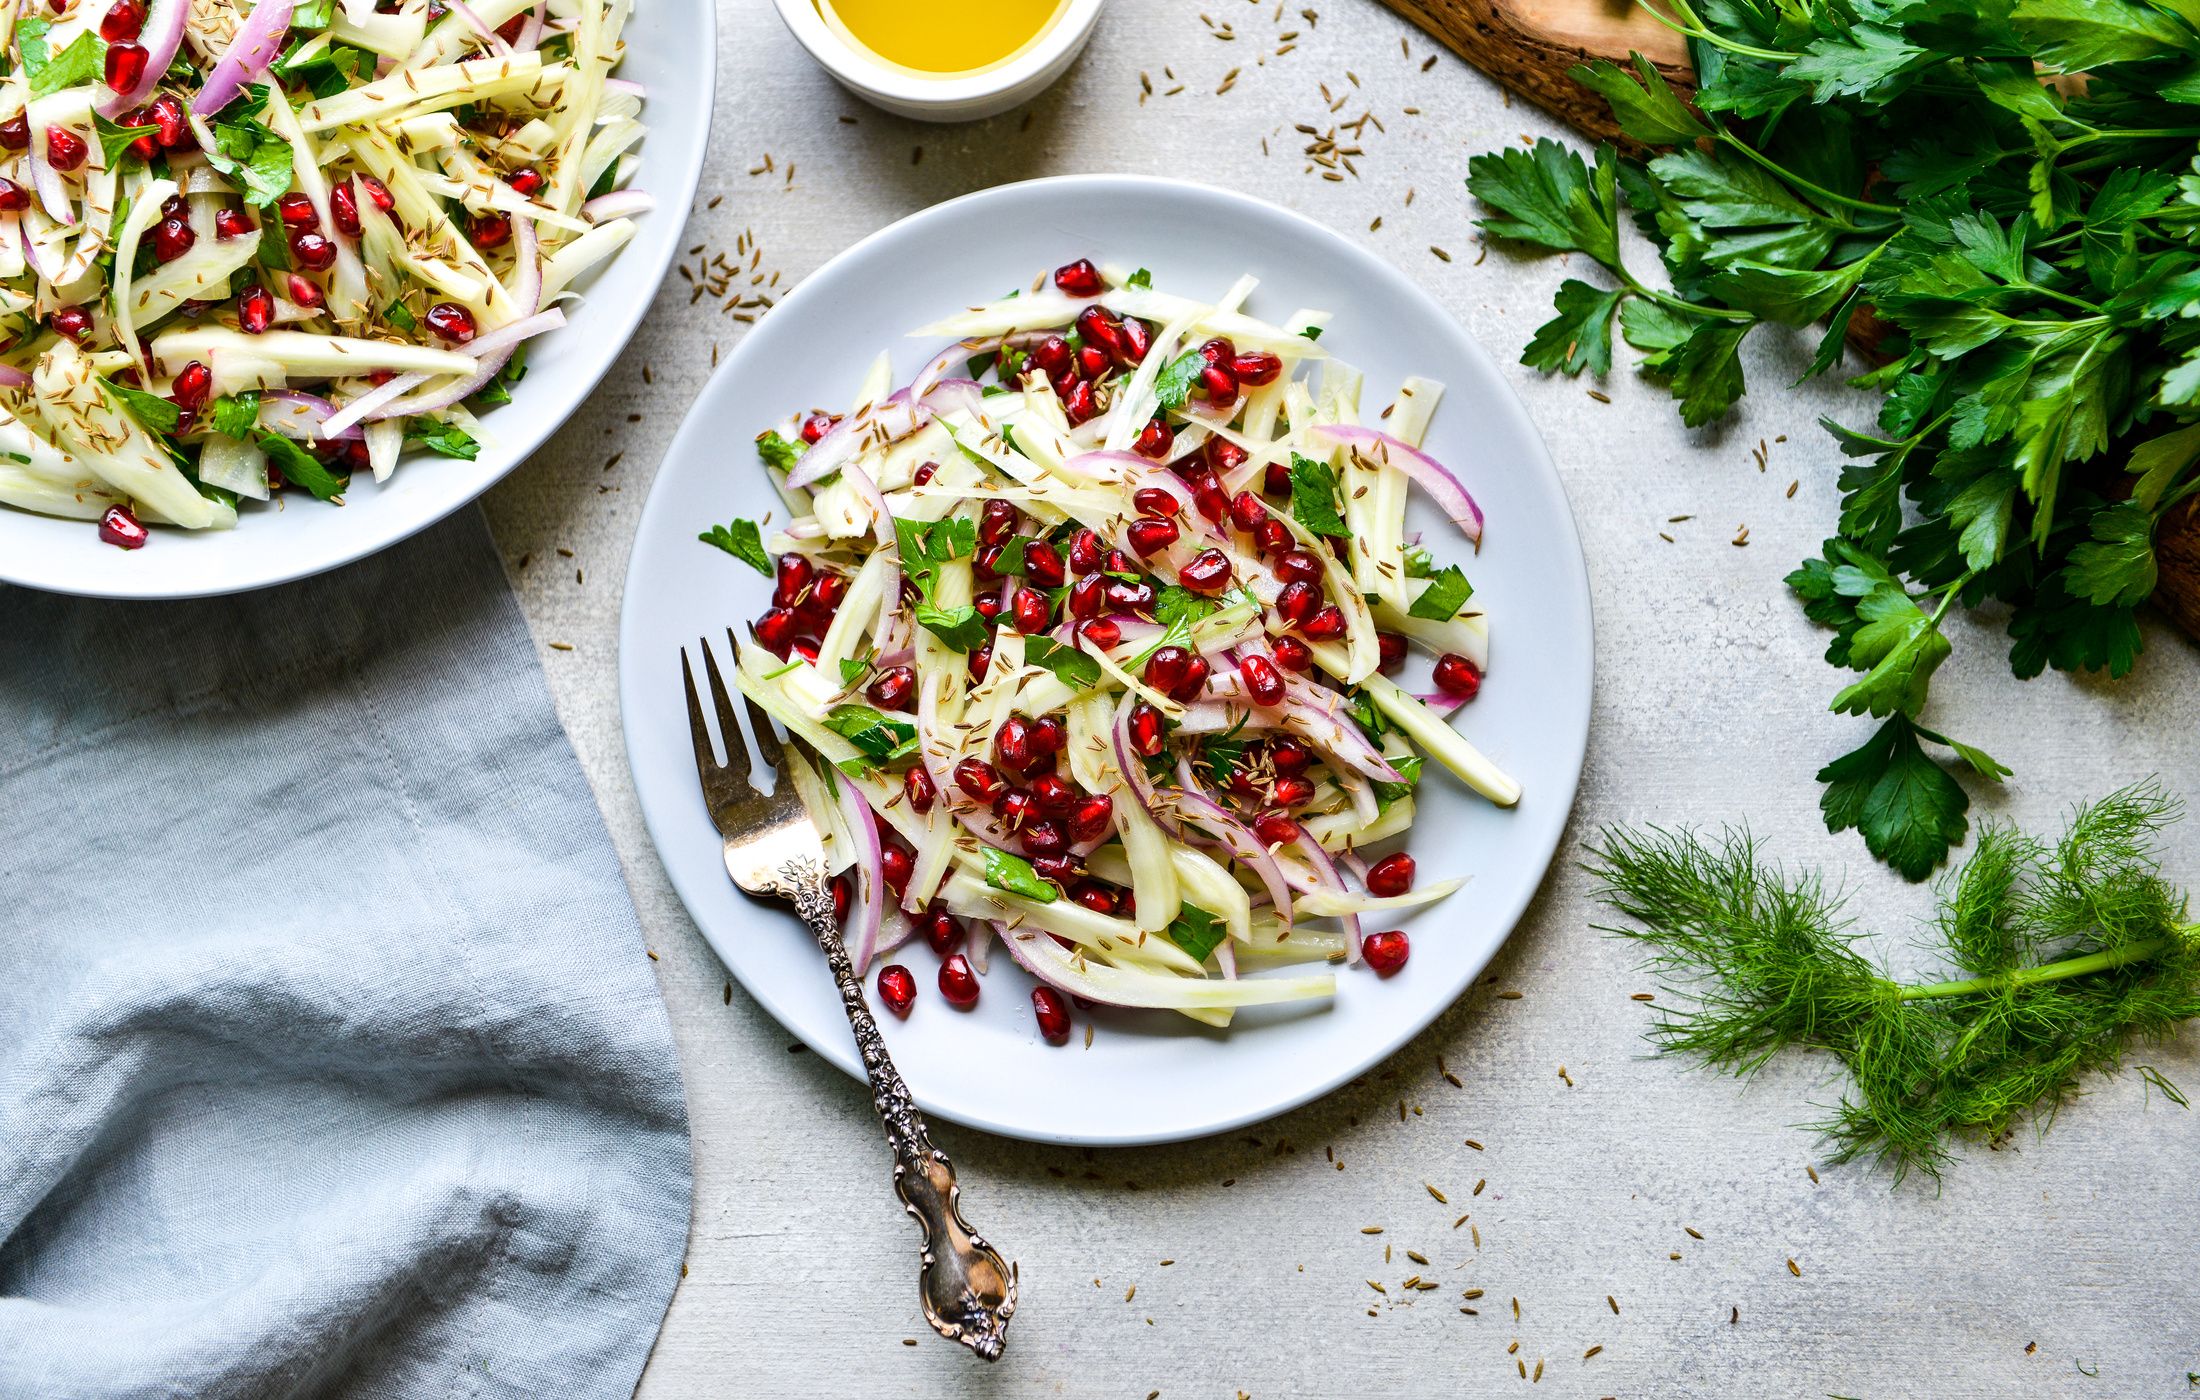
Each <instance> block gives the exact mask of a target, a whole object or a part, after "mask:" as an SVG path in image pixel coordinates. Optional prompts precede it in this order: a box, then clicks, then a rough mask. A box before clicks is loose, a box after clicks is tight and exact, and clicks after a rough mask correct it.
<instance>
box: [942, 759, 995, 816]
mask: <svg viewBox="0 0 2200 1400" xmlns="http://www.w3.org/2000/svg"><path fill="white" fill-rule="evenodd" d="M955 786H956V787H959V788H961V789H962V790H963V791H964V792H965V793H967V794H968V795H969V796H970V799H971V800H972V801H974V802H982V803H984V804H985V805H986V806H988V807H990V806H992V805H993V800H994V799H995V798H997V797H999V796H1000V795H1001V794H1002V793H1004V792H1006V791H1008V784H1007V783H1004V782H1002V781H1001V774H1000V770H998V769H996V768H995V767H994V766H993V765H992V764H990V763H988V762H986V761H985V760H984V759H982V758H966V759H964V760H963V761H962V762H960V763H958V764H956V765H955Z"/></svg>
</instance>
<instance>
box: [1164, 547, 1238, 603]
mask: <svg viewBox="0 0 2200 1400" xmlns="http://www.w3.org/2000/svg"><path fill="white" fill-rule="evenodd" d="M1176 581H1177V582H1178V583H1180V584H1182V585H1183V586H1184V587H1185V588H1188V589H1190V590H1191V591H1192V592H1194V593H1201V594H1208V595H1212V594H1216V593H1220V592H1221V591H1222V590H1223V589H1225V588H1228V587H1229V586H1230V556H1229V555H1227V554H1224V553H1223V552H1222V551H1221V550H1219V549H1203V550H1201V551H1200V552H1199V554H1198V555H1197V556H1196V557H1195V558H1194V559H1193V560H1192V562H1191V563H1189V564H1186V565H1185V566H1184V567H1183V568H1181V569H1179V570H1177V571H1176Z"/></svg>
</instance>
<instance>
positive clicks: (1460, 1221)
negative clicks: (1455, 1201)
mask: <svg viewBox="0 0 2200 1400" xmlns="http://www.w3.org/2000/svg"><path fill="white" fill-rule="evenodd" d="M1466 1223H1467V1217H1465V1216H1464V1215H1462V1216H1460V1217H1459V1218H1458V1219H1457V1220H1454V1221H1452V1222H1451V1228H1452V1229H1454V1230H1456V1229H1458V1228H1459V1227H1460V1226H1462V1225H1464V1224H1466Z"/></svg>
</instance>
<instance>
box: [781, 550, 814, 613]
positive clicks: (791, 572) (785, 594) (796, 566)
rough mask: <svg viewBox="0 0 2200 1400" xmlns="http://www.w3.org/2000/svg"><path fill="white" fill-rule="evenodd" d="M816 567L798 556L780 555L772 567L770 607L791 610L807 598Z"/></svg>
mask: <svg viewBox="0 0 2200 1400" xmlns="http://www.w3.org/2000/svg"><path fill="white" fill-rule="evenodd" d="M816 578H817V567H816V566H815V565H813V564H812V563H810V561H809V560H807V559H805V558H803V557H802V556H801V555H799V554H782V555H780V556H779V562H778V563H777V564H775V565H774V566H773V567H772V606H773V607H775V608H791V607H793V606H795V605H796V604H798V603H800V602H801V601H802V600H803V599H804V598H806V597H808V596H809V592H810V584H811V583H812V582H814V581H815V580H816Z"/></svg>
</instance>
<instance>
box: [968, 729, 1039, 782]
mask: <svg viewBox="0 0 2200 1400" xmlns="http://www.w3.org/2000/svg"><path fill="white" fill-rule="evenodd" d="M993 752H994V754H995V756H997V757H998V758H999V759H1000V760H1001V766H1002V767H1004V768H1006V769H1008V770H1009V771H1010V772H1011V773H1018V774H1021V773H1028V772H1030V771H1031V768H1032V762H1033V759H1034V758H1035V757H1036V755H1034V754H1033V753H1032V750H1031V721H1030V720H1028V719H1025V718H1024V717H1023V716H1022V715H1010V716H1009V717H1008V718H1007V719H1006V720H1004V721H1002V722H1001V731H1000V733H998V734H996V735H995V736H994V738H993ZM971 795H972V796H973V797H975V796H976V795H977V794H976V793H972V794H971Z"/></svg>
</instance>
